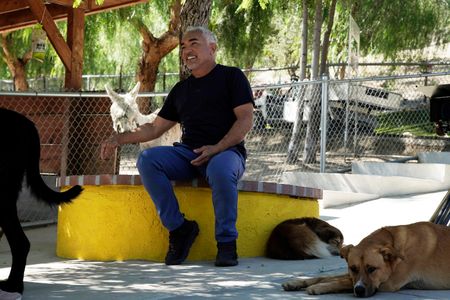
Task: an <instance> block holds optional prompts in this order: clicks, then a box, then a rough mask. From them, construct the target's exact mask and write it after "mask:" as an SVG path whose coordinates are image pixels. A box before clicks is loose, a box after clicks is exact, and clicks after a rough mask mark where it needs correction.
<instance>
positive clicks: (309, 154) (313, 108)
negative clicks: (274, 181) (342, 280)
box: [303, 0, 322, 164]
mask: <svg viewBox="0 0 450 300" xmlns="http://www.w3.org/2000/svg"><path fill="white" fill-rule="evenodd" d="M321 28H322V0H316V9H315V15H314V38H313V56H312V63H311V77H312V78H311V79H312V80H317V79H319V58H320V57H319V55H320V35H321ZM320 87H321V86H320V85H317V86H315V87H314V90H313V92H312V95H311V99H310V102H309V104H308V105H309V110H310V114H309V119H308V121H307V122H308V123H307V127H306V138H305V146H304V148H303V163H305V164H311V163H315V162H316V152H317V142H318V140H319V134H320V130H319V129H320V98H321V90H320Z"/></svg>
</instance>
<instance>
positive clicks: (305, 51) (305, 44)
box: [300, 0, 309, 81]
mask: <svg viewBox="0 0 450 300" xmlns="http://www.w3.org/2000/svg"><path fill="white" fill-rule="evenodd" d="M308 5H309V0H303V1H302V10H303V12H302V52H301V59H300V81H303V80H304V79H305V78H306V66H307V64H308Z"/></svg>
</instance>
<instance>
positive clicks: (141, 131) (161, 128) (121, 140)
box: [100, 116, 176, 159]
mask: <svg viewBox="0 0 450 300" xmlns="http://www.w3.org/2000/svg"><path fill="white" fill-rule="evenodd" d="M175 125H176V122H175V121H170V120H167V119H164V118H161V117H159V116H157V117H156V118H155V120H154V121H153V122H152V123H146V124H143V125H141V126H139V127H138V128H136V129H135V130H133V131H130V132H123V133H115V134H113V135H112V136H111V137H109V138H108V139H107V140H106V141H104V142H103V143H102V145H101V152H100V158H101V159H107V158H109V157H111V155H112V154H113V153H114V149H115V148H116V147H118V146H120V145H125V144H134V143H142V142H148V141H151V140H154V139H156V138H159V137H160V136H161V135H162V134H163V133H164V132H166V131H167V130H169V129H170V128H172V127H173V126H175Z"/></svg>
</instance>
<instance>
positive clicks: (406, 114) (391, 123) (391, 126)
mask: <svg viewBox="0 0 450 300" xmlns="http://www.w3.org/2000/svg"><path fill="white" fill-rule="evenodd" d="M429 116H430V114H429V110H425V109H424V110H417V111H399V112H391V113H383V114H380V115H379V116H378V126H377V128H376V129H375V132H376V133H377V134H387V135H390V134H394V135H402V134H403V133H405V132H408V133H410V134H412V135H413V136H432V135H435V133H434V128H433V123H431V122H422V123H417V120H427V119H429Z"/></svg>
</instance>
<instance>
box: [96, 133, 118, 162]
mask: <svg viewBox="0 0 450 300" xmlns="http://www.w3.org/2000/svg"><path fill="white" fill-rule="evenodd" d="M117 136H118V135H117V134H114V135H112V136H111V137H110V138H108V139H107V140H105V141H104V142H103V143H102V145H101V149H100V158H101V159H102V160H105V159H108V158H110V157H111V156H112V155H113V153H114V150H116V148H117V147H119V146H120V144H119V141H118V140H117Z"/></svg>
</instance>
